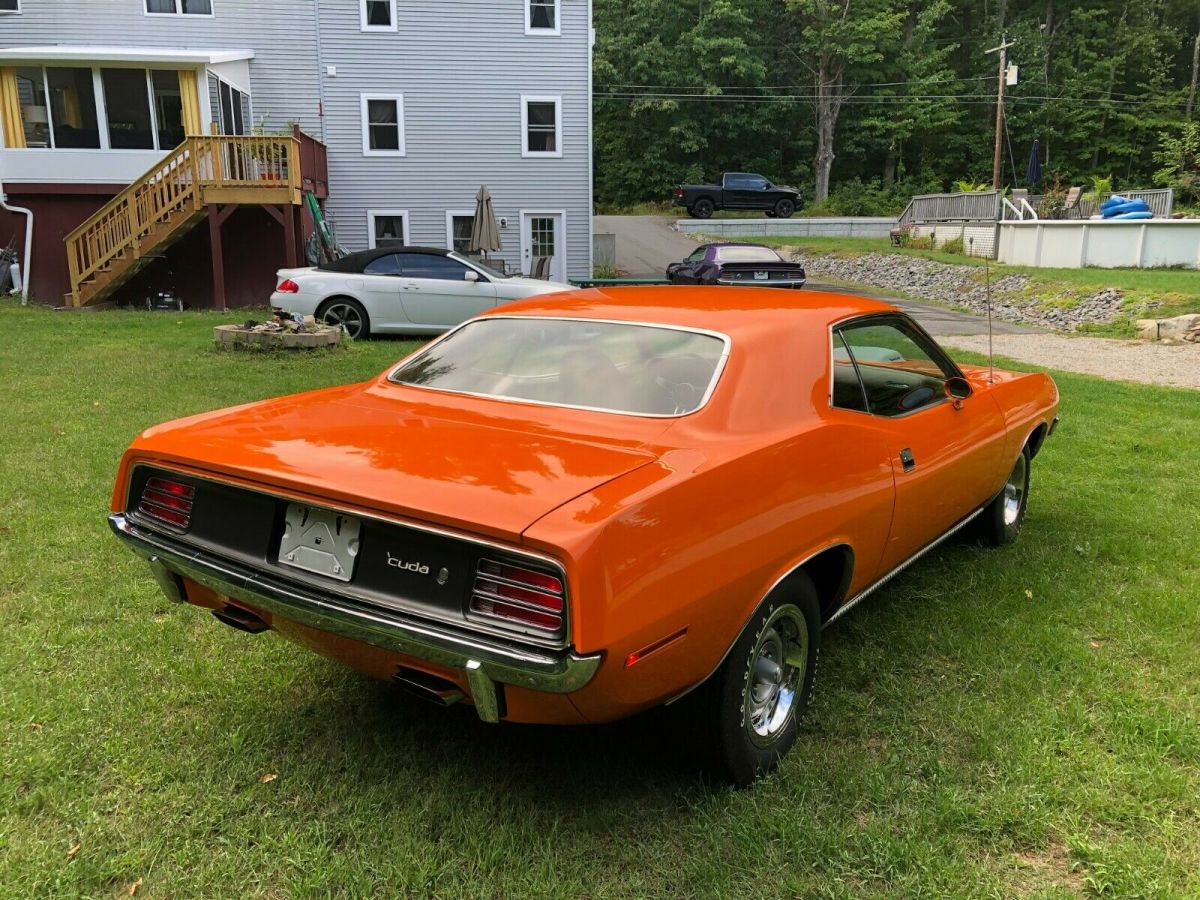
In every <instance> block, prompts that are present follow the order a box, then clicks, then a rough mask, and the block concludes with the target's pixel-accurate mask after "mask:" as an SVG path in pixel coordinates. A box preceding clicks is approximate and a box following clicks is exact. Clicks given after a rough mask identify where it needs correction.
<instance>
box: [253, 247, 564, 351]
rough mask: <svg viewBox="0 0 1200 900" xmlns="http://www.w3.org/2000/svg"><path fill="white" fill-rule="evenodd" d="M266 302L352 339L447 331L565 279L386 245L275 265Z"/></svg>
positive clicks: (547, 291)
mask: <svg viewBox="0 0 1200 900" xmlns="http://www.w3.org/2000/svg"><path fill="white" fill-rule="evenodd" d="M276 285H277V287H276V288H275V293H273V294H272V295H271V305H272V306H279V307H282V308H283V309H286V310H290V311H292V312H295V313H300V314H301V315H312V316H316V317H317V318H318V319H320V320H322V321H325V322H328V323H329V324H331V325H344V326H345V327H346V331H347V332H348V333H349V334H350V336H351V337H352V338H364V337H368V336H369V335H371V334H434V333H438V332H442V331H448V330H450V329H451V328H453V327H454V326H455V325H457V324H459V323H460V322H463V321H465V320H467V319H469V318H471V317H472V316H474V315H477V314H478V313H480V312H482V311H483V310H485V309H491V308H492V307H493V306H499V305H500V304H501V303H509V302H511V301H513V300H522V299H524V298H525V297H533V296H535V295H538V294H552V293H555V292H557V291H569V290H572V287H571V285H569V284H558V283H556V282H553V281H541V280H539V279H536V278H521V277H518V276H507V275H503V274H501V273H500V272H497V271H495V270H493V269H490V268H488V267H487V266H485V265H482V264H480V263H479V262H476V261H475V260H469V259H466V258H465V257H462V256H459V255H458V254H457V253H454V252H452V251H449V250H438V249H435V248H432V247H384V248H379V249H376V250H363V251H361V252H359V253H351V254H350V255H349V256H344V257H342V258H341V259H339V260H335V261H334V262H331V263H329V264H327V265H324V266H316V267H309V268H305V269H280V270H279V272H278V273H277V281H276Z"/></svg>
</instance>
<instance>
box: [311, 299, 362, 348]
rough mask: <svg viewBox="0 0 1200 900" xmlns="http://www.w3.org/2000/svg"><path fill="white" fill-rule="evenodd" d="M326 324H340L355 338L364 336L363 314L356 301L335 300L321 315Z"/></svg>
mask: <svg viewBox="0 0 1200 900" xmlns="http://www.w3.org/2000/svg"><path fill="white" fill-rule="evenodd" d="M321 318H322V320H323V321H324V322H325V324H326V325H334V326H340V327H341V328H343V329H344V330H345V332H346V334H348V335H350V337H351V338H353V339H354V340H358V339H359V338H360V337H363V331H364V328H363V326H364V325H365V323H364V322H363V314H362V310H361V309H359V307H358V304H356V303H347V302H344V301H341V300H335V301H334V302H333V303H331V304H329V306H328V307H326V308H325V314H324V315H323V316H322V317H321Z"/></svg>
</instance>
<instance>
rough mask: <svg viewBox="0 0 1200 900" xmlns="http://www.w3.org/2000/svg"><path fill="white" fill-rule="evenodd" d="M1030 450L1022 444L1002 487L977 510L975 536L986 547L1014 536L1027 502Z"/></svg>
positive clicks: (1022, 517) (1022, 518)
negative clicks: (985, 504)
mask: <svg viewBox="0 0 1200 900" xmlns="http://www.w3.org/2000/svg"><path fill="white" fill-rule="evenodd" d="M1032 460H1033V454H1031V453H1030V452H1029V445H1028V444H1026V445H1025V447H1024V449H1022V450H1021V455H1020V456H1018V457H1017V461H1016V462H1015V463H1014V464H1013V469H1012V472H1010V473H1009V475H1008V478H1007V480H1006V481H1005V482H1004V487H1003V489H1001V491H1000V493H999V494H997V495H996V496H995V497H994V498H993V499H992V502H991V503H989V504H988V505H987V506H986V507H984V510H983V512H981V513H980V514H979V528H978V534H979V539H980V540H981V541H982V542H983V543H984V544H986V545H987V546H989V547H1001V546H1003V545H1004V544H1011V543H1012V542H1013V541H1015V540H1016V539H1017V534H1018V532H1020V530H1021V523H1022V522H1024V521H1025V508H1026V507H1027V506H1028V504H1029V469H1030V463H1031V462H1032Z"/></svg>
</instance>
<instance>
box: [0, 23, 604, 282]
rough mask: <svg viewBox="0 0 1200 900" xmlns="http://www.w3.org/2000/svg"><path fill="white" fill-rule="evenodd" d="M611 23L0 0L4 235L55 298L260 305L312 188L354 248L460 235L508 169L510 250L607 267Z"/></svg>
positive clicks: (449, 243) (500, 199)
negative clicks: (603, 139)
mask: <svg viewBox="0 0 1200 900" xmlns="http://www.w3.org/2000/svg"><path fill="white" fill-rule="evenodd" d="M101 13H102V14H101ZM591 45H592V29H591V3H590V0H454V2H451V3H446V2H444V0H442V2H434V0H106V2H104V3H103V4H98V3H96V2H95V0H0V186H2V190H3V192H4V195H5V198H6V205H7V209H5V208H0V245H3V244H6V243H8V240H9V238H10V236H15V237H16V238H17V243H18V246H19V248H20V252H21V257H22V259H23V260H24V259H25V258H26V256H28V255H30V250H31V249H32V251H33V252H32V271H31V272H30V273H28V275H29V279H28V280H29V281H30V283H31V292H32V293H34V294H35V295H36V296H39V297H43V298H46V299H51V298H54V297H55V296H56V295H58V294H60V293H61V294H63V295H66V296H67V297H68V302H72V298H73V302H75V303H77V304H78V303H82V302H90V299H89V298H101V297H108V296H110V295H111V294H112V293H113V292H114V291H116V290H118V289H120V290H124V291H137V290H141V289H144V288H146V287H147V286H148V285H152V284H153V282H154V281H155V279H156V278H157V279H159V280H165V279H166V278H168V277H170V278H173V279H175V280H176V281H183V282H186V283H187V284H188V285H189V286H190V287H191V290H192V294H193V296H192V297H191V298H185V299H189V300H190V301H191V302H194V303H197V304H199V303H202V302H203V297H204V295H205V293H206V292H207V293H211V294H215V295H216V296H217V302H218V305H223V302H224V299H225V297H226V296H228V299H229V302H232V303H261V302H263V301H264V300H265V299H266V296H267V294H268V292H269V290H270V288H271V287H272V284H271V276H272V272H273V268H277V267H281V266H284V265H288V264H290V263H293V262H295V261H296V257H297V255H298V253H299V251H300V248H301V247H302V244H303V238H304V236H305V234H306V233H307V232H308V231H310V230H311V227H312V223H311V220H309V219H308V217H307V215H306V214H304V213H302V211H301V210H302V206H301V204H300V200H301V196H302V193H303V191H305V190H312V191H314V192H315V193H316V194H317V196H318V197H319V198H321V199H322V204H323V206H324V209H325V212H326V216H327V218H328V219H329V221H330V222H331V224H332V225H333V227H334V228H335V231H336V236H337V239H338V241H339V243H341V244H342V245H344V246H346V247H349V248H350V249H362V248H366V247H373V246H382V245H385V244H387V243H389V242H396V243H401V242H403V243H410V244H420V245H428V246H437V247H458V248H460V249H462V248H464V247H465V244H466V242H467V241H468V240H469V235H470V228H471V216H472V213H473V211H474V205H475V195H476V193H477V191H478V190H479V187H480V185H481V184H486V185H487V186H488V188H489V190H490V191H491V194H492V198H493V202H494V206H495V211H496V215H497V217H498V219H499V220H500V226H501V231H500V234H501V239H502V241H503V244H504V247H503V250H502V251H501V252H500V253H499V254H497V255H498V256H500V257H501V258H502V259H503V260H504V261H505V262H506V263H507V264H508V266H509V267H510V268H511V269H520V270H522V271H528V270H529V266H530V263H531V261H532V260H533V258H535V257H538V256H549V257H551V258H552V262H551V265H550V269H551V271H550V277H552V278H554V279H557V280H565V279H566V278H569V277H579V276H587V275H590V273H591V210H592V200H591V91H590V86H591V84H590V82H591ZM213 134H217V135H223V136H229V137H228V138H225V137H223V138H219V139H218V138H212V137H210V136H211V135H213ZM189 168H190V169H192V170H194V171H196V172H201V171H204V172H213V171H215V172H218V173H220V179H221V184H219V185H218V186H217V187H218V188H219V189H217V190H214V189H212V184H211V179H209V182H210V183H209V187H208V188H207V189H206V191H205V192H203V193H201V192H199V191H196V192H195V195H194V196H192V195H191V194H189V195H188V196H186V197H182V199H181V198H180V197H179V196H176V195H177V194H180V192H182V191H186V190H191V187H190V182H187V180H186V179H182V178H181V176H180V175H179V174H178V173H180V172H183V171H184V170H187V169H189ZM172 179H174V180H172ZM193 180H196V179H194V178H193ZM151 194H153V195H154V196H151ZM160 194H168V195H170V196H169V197H168V198H167V200H166V201H161V202H160V200H159V199H158V197H157V195H160ZM147 198H150V199H149V200H148V199H147ZM151 201H153V203H157V204H158V207H161V208H157V212H156V211H154V210H151V211H150V214H151V215H152V216H154V215H157V216H158V218H157V219H154V220H153V221H148V222H139V221H138V220H137V217H138V216H141V217H145V216H146V215H147V209H148V208H149V207H148V203H150V202H151ZM126 209H128V210H131V212H129V213H128V215H126V213H124V212H122V210H126ZM27 212H28V213H29V214H28V215H27V214H26V213H27ZM184 213H186V215H185V214H184ZM130 217H133V219H130ZM30 218H31V219H32V229H31V233H32V237H33V241H32V244H33V246H32V248H30V247H27V246H26V240H27V239H26V234H27V225H28V221H27V220H28V219H30ZM206 218H207V220H208V223H209V227H208V228H203V227H200V223H201V222H203V221H204V220H205V219H206ZM126 220H130V221H133V222H134V224H133V226H130V227H125V225H124V224H123V223H124V222H125V221H126ZM114 223H116V224H114ZM121 228H124V229H125V230H124V231H121V230H120V229H121ZM139 229H140V230H139ZM64 238H65V244H64ZM121 241H125V242H127V243H128V245H129V246H128V247H126V249H125V250H123V251H121V252H120V253H119V254H118V255H117V257H116V259H117V260H118V261H120V260H124V259H125V258H126V257H127V256H128V257H130V258H131V259H130V262H129V265H128V266H125V267H124V270H123V271H122V273H118V274H114V273H112V272H111V271H110V270H111V269H112V268H113V258H112V256H113V251H112V250H111V247H112V246H113V245H114V244H115V243H119V242H121ZM134 256H137V257H139V258H137V259H132V257H134ZM213 259H215V262H213V263H210V260H213ZM118 268H121V267H120V266H118ZM210 268H211V270H212V271H211V273H210V272H209V269H210ZM202 269H203V271H201V270H202ZM210 278H211V281H210V280H209V279H210ZM106 279H107V280H106Z"/></svg>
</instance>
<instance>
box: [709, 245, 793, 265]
mask: <svg viewBox="0 0 1200 900" xmlns="http://www.w3.org/2000/svg"><path fill="white" fill-rule="evenodd" d="M717 259H718V260H720V261H721V262H775V263H777V262H779V254H778V253H776V252H775V251H774V250H772V249H771V248H770V247H720V248H718V249H717Z"/></svg>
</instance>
